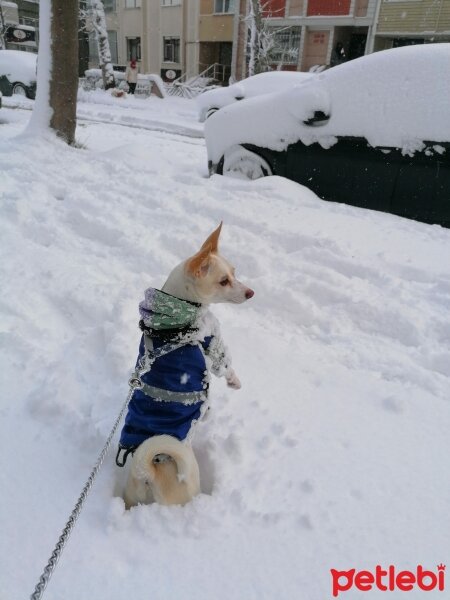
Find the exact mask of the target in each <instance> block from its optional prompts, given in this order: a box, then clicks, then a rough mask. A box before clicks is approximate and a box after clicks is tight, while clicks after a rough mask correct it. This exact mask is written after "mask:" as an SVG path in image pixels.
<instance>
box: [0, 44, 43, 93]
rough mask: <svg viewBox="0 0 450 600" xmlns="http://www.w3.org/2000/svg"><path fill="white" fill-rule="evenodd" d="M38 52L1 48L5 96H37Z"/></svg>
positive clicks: (0, 81)
mask: <svg viewBox="0 0 450 600" xmlns="http://www.w3.org/2000/svg"><path fill="white" fill-rule="evenodd" d="M36 66H37V54H34V53H32V52H22V51H21V50H0V86H1V91H2V92H3V95H4V96H12V95H13V94H20V95H22V96H26V97H27V98H33V99H34V98H35V97H36Z"/></svg>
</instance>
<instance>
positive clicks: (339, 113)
mask: <svg viewBox="0 0 450 600" xmlns="http://www.w3.org/2000/svg"><path fill="white" fill-rule="evenodd" d="M449 65H450V44H448V43H439V44H425V45H423V46H408V47H404V48H396V49H394V50H385V51H383V52H376V53H374V54H370V55H368V56H363V57H361V58H358V59H356V60H352V61H349V62H347V63H345V64H342V65H339V66H337V67H334V68H332V69H328V70H327V71H324V72H322V73H320V74H317V75H316V76H314V77H313V78H312V79H310V80H307V81H305V82H303V83H301V84H300V85H298V86H295V87H294V88H292V89H289V90H286V91H284V92H279V93H278V94H271V95H267V96H263V97H261V96H260V97H257V98H251V99H249V100H248V101H246V102H245V103H239V104H237V105H236V104H235V105H231V106H226V107H225V108H223V109H222V110H220V111H219V112H218V113H216V114H214V115H213V116H214V118H210V119H208V121H207V123H206V125H205V135H206V141H207V145H208V154H209V157H210V159H211V160H212V161H213V163H215V164H217V163H218V162H219V160H220V158H221V157H222V156H223V154H224V152H225V150H226V149H227V148H231V147H232V146H234V145H236V144H241V143H249V144H255V145H257V146H262V147H265V148H271V149H273V150H278V151H282V150H285V149H286V148H287V146H288V145H289V144H292V143H295V142H297V141H299V140H300V141H302V142H303V143H305V144H307V145H309V144H311V143H313V142H319V143H320V144H321V145H322V146H323V147H325V148H328V147H330V146H331V145H333V144H334V143H335V142H336V141H337V137H336V136H355V137H364V138H366V139H367V141H368V142H369V144H370V145H372V146H391V147H397V148H402V149H403V150H404V151H405V152H407V153H413V152H414V151H415V150H418V149H422V147H423V142H424V141H435V142H445V141H449V140H450V103H449V102H448V98H449V97H450V81H449V78H448V69H449ZM274 106H277V110H276V111H274V110H273V107H274ZM315 111H324V112H327V111H328V112H327V114H329V115H330V119H329V121H328V122H326V123H325V124H322V125H321V126H320V127H308V126H307V125H305V124H304V123H303V121H305V120H308V119H309V118H311V117H312V116H313V115H314V112H315ZM436 115H439V118H436Z"/></svg>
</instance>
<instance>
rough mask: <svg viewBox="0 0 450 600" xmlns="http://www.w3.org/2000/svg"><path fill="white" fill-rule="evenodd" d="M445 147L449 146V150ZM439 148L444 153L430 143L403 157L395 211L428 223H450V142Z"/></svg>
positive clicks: (394, 206)
mask: <svg viewBox="0 0 450 600" xmlns="http://www.w3.org/2000/svg"><path fill="white" fill-rule="evenodd" d="M435 146H436V145H435ZM444 146H448V148H447V149H446V151H445V148H444ZM440 147H441V148H442V149H443V150H444V152H442V153H441V152H436V151H434V150H433V149H432V146H431V145H429V144H427V145H426V148H425V150H424V151H422V152H415V153H414V155H413V156H407V155H406V156H400V158H399V169H398V176H397V181H396V185H395V190H394V196H393V199H392V212H393V213H395V214H398V215H401V216H403V217H407V218H409V219H416V220H418V221H424V222H426V223H441V224H445V222H447V224H450V144H444V145H441V146H440Z"/></svg>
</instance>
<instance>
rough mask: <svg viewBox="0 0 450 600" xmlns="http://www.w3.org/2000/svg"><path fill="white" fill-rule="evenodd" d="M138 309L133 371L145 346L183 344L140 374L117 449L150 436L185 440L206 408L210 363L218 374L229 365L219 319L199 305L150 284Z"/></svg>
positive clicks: (150, 347)
mask: <svg viewBox="0 0 450 600" xmlns="http://www.w3.org/2000/svg"><path fill="white" fill-rule="evenodd" d="M139 308H140V314H141V317H142V320H141V322H140V326H141V329H143V330H144V333H143V335H142V337H141V342H140V345H139V356H138V359H137V361H136V374H137V373H138V372H139V370H141V369H142V365H143V364H145V354H146V352H148V351H149V350H150V351H151V350H156V349H158V348H160V347H161V346H164V345H165V344H167V343H168V341H169V342H171V341H172V340H177V341H178V340H180V339H181V340H183V339H185V340H186V343H185V344H184V345H183V346H181V347H179V348H177V349H175V350H172V351H171V352H169V353H168V354H165V355H163V356H161V357H159V358H157V359H156V360H155V361H154V362H153V364H152V365H151V369H150V370H148V371H147V372H144V373H143V374H141V375H140V377H139V385H138V388H137V389H135V390H134V392H133V394H132V397H131V400H130V403H129V406H128V413H127V416H126V418H125V425H124V427H123V429H122V433H121V436H120V447H121V448H136V447H137V446H139V444H141V443H142V442H143V441H145V440H146V439H147V438H149V437H152V436H154V435H162V434H167V435H171V436H174V437H176V438H178V439H179V440H184V439H185V438H186V437H187V435H188V433H189V431H190V430H191V427H192V425H193V424H194V422H196V421H198V420H199V419H200V418H201V416H202V415H203V413H204V411H205V409H206V401H207V399H208V385H209V375H208V366H209V368H210V369H211V371H212V372H213V373H214V374H215V375H219V376H220V375H223V374H225V372H226V370H227V369H228V367H229V365H230V361H229V357H228V353H227V351H226V348H225V347H224V345H223V343H222V341H221V337H220V331H219V329H218V323H217V321H216V320H215V319H214V317H213V316H212V315H211V313H209V312H208V311H207V310H205V309H204V308H203V307H201V305H198V304H194V303H191V302H187V301H186V300H181V299H179V298H175V297H174V296H170V295H169V294H165V293H164V292H161V291H159V290H154V289H153V288H149V289H148V290H146V293H145V300H144V302H142V303H141V304H140V305H139ZM171 326H174V327H171ZM208 334H209V335H208ZM146 338H147V339H146ZM207 362H208V365H207Z"/></svg>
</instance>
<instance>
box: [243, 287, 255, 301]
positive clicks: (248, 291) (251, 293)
mask: <svg viewBox="0 0 450 600" xmlns="http://www.w3.org/2000/svg"><path fill="white" fill-rule="evenodd" d="M254 295H255V292H254V291H253V290H251V289H250V288H249V289H248V290H247V291H246V292H245V298H246V299H247V300H250V298H253V296H254Z"/></svg>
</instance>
